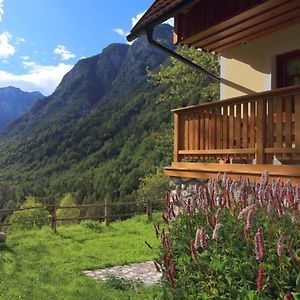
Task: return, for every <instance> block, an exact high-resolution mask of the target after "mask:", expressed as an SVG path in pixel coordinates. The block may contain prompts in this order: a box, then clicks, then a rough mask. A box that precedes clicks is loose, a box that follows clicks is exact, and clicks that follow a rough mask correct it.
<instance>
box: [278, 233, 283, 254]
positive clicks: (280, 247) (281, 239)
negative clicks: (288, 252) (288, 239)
mask: <svg viewBox="0 0 300 300" xmlns="http://www.w3.org/2000/svg"><path fill="white" fill-rule="evenodd" d="M283 242H284V235H283V233H282V234H281V235H280V237H279V239H278V242H277V255H278V256H279V257H281V256H282V252H283Z"/></svg>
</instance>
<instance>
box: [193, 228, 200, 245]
mask: <svg viewBox="0 0 300 300" xmlns="http://www.w3.org/2000/svg"><path fill="white" fill-rule="evenodd" d="M199 247H200V229H199V228H198V229H197V231H196V237H195V243H194V248H195V249H196V250H197V249H199Z"/></svg>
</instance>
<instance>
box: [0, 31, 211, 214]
mask: <svg viewBox="0 0 300 300" xmlns="http://www.w3.org/2000/svg"><path fill="white" fill-rule="evenodd" d="M154 38H155V39H156V40H159V41H160V42H161V43H163V44H165V45H166V46H167V47H169V48H172V49H174V45H173V44H172V30H171V27H170V26H169V25H162V26H159V27H157V30H156V31H155V33H154ZM180 50H181V51H187V50H188V51H187V53H186V54H187V55H191V56H190V57H191V58H194V57H197V56H199V51H196V50H192V49H190V50H189V49H180ZM190 52H192V54H191V53H190ZM201 55H203V56H205V55H206V54H205V53H202V54H200V58H201ZM203 61H205V62H207V64H208V65H209V66H210V65H214V64H213V63H212V60H211V59H210V58H207V59H206V60H203ZM215 61H217V60H215ZM173 65H174V67H173ZM204 66H205V65H204ZM169 67H170V68H169ZM182 69H184V72H182ZM147 71H148V72H147ZM162 71H164V72H165V73H166V74H165V75H164V79H163V78H161V77H160V73H161V72H162ZM211 71H212V69H211ZM151 74H152V75H151ZM155 74H157V76H156V75H155ZM192 74H193V72H191V70H190V69H189V68H188V67H185V66H184V65H183V64H182V63H180V62H176V63H174V62H173V61H172V60H170V59H169V58H168V57H167V56H166V55H165V54H164V53H162V52H161V51H160V50H157V49H156V48H153V47H152V46H151V45H149V43H148V42H147V40H146V38H145V37H141V38H139V39H138V40H137V41H135V42H134V43H133V44H132V45H125V44H112V45H109V46H108V47H106V48H105V49H104V50H103V51H102V53H100V54H98V55H95V56H93V57H90V58H86V59H82V60H80V61H79V62H78V63H77V64H76V65H75V66H74V68H73V69H72V70H71V71H70V72H69V73H68V74H66V75H65V77H64V78H63V80H62V81H61V83H60V84H59V86H58V87H57V89H56V90H55V91H54V93H53V94H52V95H51V96H49V97H45V98H43V99H41V100H39V101H37V102H36V103H35V104H34V105H33V107H32V108H31V110H30V111H29V112H28V113H26V114H24V115H23V116H22V117H20V118H19V119H17V120H16V121H15V122H13V123H11V124H10V125H9V126H7V127H6V128H5V129H3V130H2V131H1V132H0V153H1V156H0V207H1V206H3V205H4V203H5V201H6V200H5V199H11V198H14V201H17V202H22V201H24V199H25V197H26V196H28V195H34V196H37V197H40V198H41V199H42V200H43V201H45V202H48V203H50V202H53V201H59V200H60V199H61V197H62V196H63V195H64V194H65V193H68V192H71V193H72V195H73V196H74V198H75V201H76V202H77V203H78V204H80V203H95V202H101V201H104V199H105V197H109V198H111V200H112V201H127V200H132V199H133V197H135V191H136V190H137V188H138V186H139V183H140V180H141V178H143V177H144V176H145V175H147V174H149V173H155V171H156V168H157V167H162V166H166V165H168V164H169V163H170V161H171V157H172V136H173V132H172V130H173V129H172V113H171V112H170V110H171V108H175V107H178V106H182V105H183V104H184V105H189V104H192V103H193V104H195V102H194V101H200V99H198V98H199V95H200V94H201V93H202V91H204V92H205V93H204V94H209V93H210V92H209V93H208V92H207V93H206V91H207V90H206V86H209V84H210V82H209V81H207V80H206V79H205V80H204V79H203V76H202V75H199V74H194V75H193V77H191V76H192ZM154 77H157V80H154V79H153V78H154ZM178 82H180V84H178ZM182 87H184V89H185V90H184V89H182ZM182 90H184V92H182ZM162 96H164V98H165V99H167V100H164V101H161V100H160V99H161V98H162ZM191 96H192V97H191ZM205 97H206V96H205ZM190 98H191V99H190ZM192 98H193V99H192ZM191 101H192V102H191ZM1 184H2V186H3V187H2V188H1ZM7 186H9V187H11V189H10V190H8V189H7ZM1 191H2V195H6V196H2V198H1ZM12 195H14V196H12ZM1 199H2V200H1ZM1 201H2V203H1ZM123 209H125V208H124V207H123ZM128 209H130V208H128Z"/></svg>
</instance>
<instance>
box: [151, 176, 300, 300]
mask: <svg viewBox="0 0 300 300" xmlns="http://www.w3.org/2000/svg"><path fill="white" fill-rule="evenodd" d="M267 181H268V179H267V175H266V174H264V175H263V176H262V180H261V182H260V183H250V182H249V181H245V180H241V181H232V180H230V178H228V177H227V176H224V178H223V180H220V179H219V178H216V179H212V180H210V181H209V182H208V183H207V184H203V185H195V186H193V187H191V189H190V193H189V196H186V197H183V196H182V195H180V194H179V193H177V194H174V195H170V197H169V200H168V203H167V206H168V214H167V215H165V216H164V220H165V222H167V223H169V229H168V232H165V231H161V230H160V236H161V240H162V246H161V259H160V266H159V267H160V268H162V270H163V274H164V281H163V282H164V289H165V297H166V298H167V299H293V298H292V297H293V296H294V299H299V296H300V293H299V291H300V275H299V274H300V243H299V225H300V224H299V223H300V186H299V185H298V186H295V187H294V186H292V185H291V184H290V182H288V183H286V184H283V183H282V182H280V181H279V180H277V181H274V182H273V183H272V184H268V183H267ZM156 229H157V230H158V228H156ZM296 297H297V298H296Z"/></svg>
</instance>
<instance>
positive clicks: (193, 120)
mask: <svg viewBox="0 0 300 300" xmlns="http://www.w3.org/2000/svg"><path fill="white" fill-rule="evenodd" d="M173 112H174V162H175V163H176V162H182V161H185V162H199V160H221V159H223V160H228V159H230V160H231V162H233V163H235V162H236V163H254V164H272V163H273V161H274V159H275V160H279V161H280V162H281V163H285V164H295V163H297V161H300V86H299V85H298V86H293V87H287V88H282V89H277V90H272V91H267V92H262V93H256V94H252V95H246V96H241V97H237V98H232V99H226V100H220V101H216V102H212V103H207V104H201V105H196V106H191V107H185V108H180V109H175V110H173Z"/></svg>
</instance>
